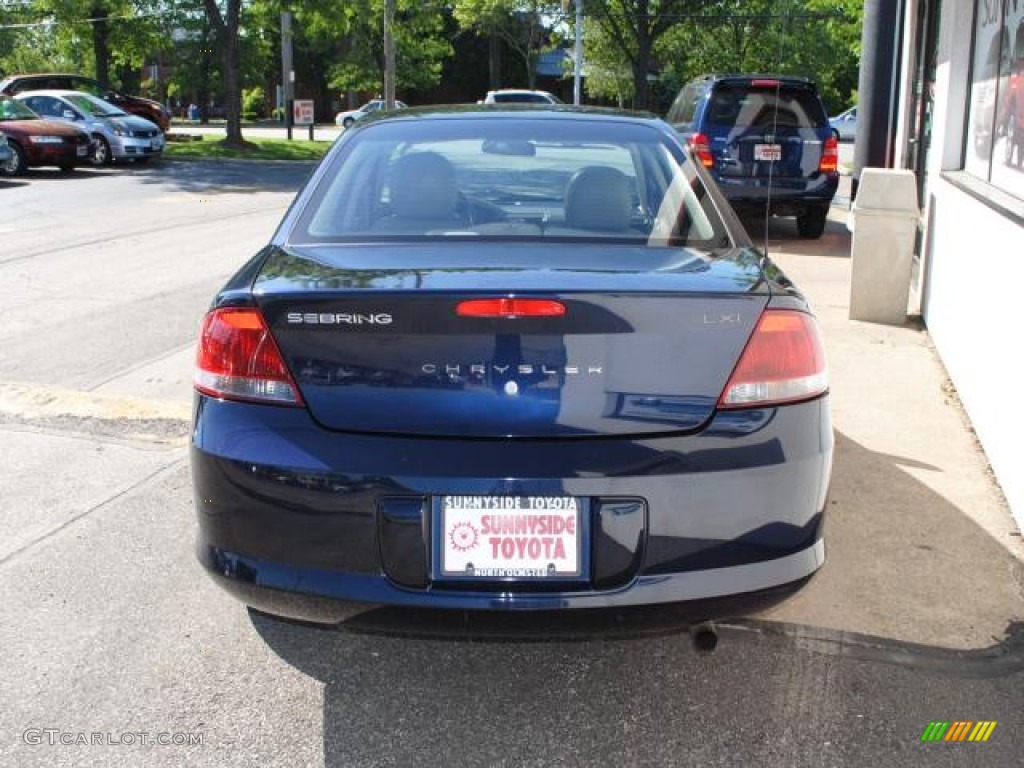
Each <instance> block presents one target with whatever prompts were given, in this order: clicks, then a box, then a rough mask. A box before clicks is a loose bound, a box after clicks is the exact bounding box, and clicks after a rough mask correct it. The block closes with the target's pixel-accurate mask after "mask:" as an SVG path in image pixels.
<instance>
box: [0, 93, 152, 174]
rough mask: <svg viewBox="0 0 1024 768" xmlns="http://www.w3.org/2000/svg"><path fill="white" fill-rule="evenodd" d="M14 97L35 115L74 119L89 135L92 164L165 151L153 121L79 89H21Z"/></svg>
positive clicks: (144, 157) (137, 159) (55, 118)
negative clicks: (91, 140) (91, 141)
mask: <svg viewBox="0 0 1024 768" xmlns="http://www.w3.org/2000/svg"><path fill="white" fill-rule="evenodd" d="M15 98H17V99H18V100H19V101H21V102H22V103H24V104H25V105H26V106H27V107H28V108H29V109H31V110H32V111H33V112H35V113H36V114H38V115H40V116H42V117H45V118H49V119H54V120H64V121H68V122H73V123H75V124H76V125H78V126H81V127H82V128H84V129H85V130H86V131H88V132H89V134H90V135H91V136H92V139H93V144H92V162H93V165H107V164H108V163H111V162H112V161H114V160H136V161H146V160H149V159H150V158H153V157H160V156H161V155H162V154H163V151H164V144H165V139H164V134H163V131H161V130H160V128H159V127H157V125H156V124H154V123H151V122H150V121H149V120H146V119H145V118H142V117H138V116H136V115H132V114H129V113H128V112H125V111H124V110H123V109H121V108H120V107H116V106H114V105H113V104H111V103H110V102H109V101H104V100H103V99H101V98H99V97H97V96H93V95H92V94H91V93H84V92H82V91H56V90H51V91H23V92H22V93H19V94H18V95H17V96H16V97H15Z"/></svg>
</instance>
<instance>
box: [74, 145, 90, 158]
mask: <svg viewBox="0 0 1024 768" xmlns="http://www.w3.org/2000/svg"><path fill="white" fill-rule="evenodd" d="M75 151H76V152H78V156H79V157H85V156H86V155H88V154H89V148H88V147H77V148H76V149H75Z"/></svg>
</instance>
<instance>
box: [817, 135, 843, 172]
mask: <svg viewBox="0 0 1024 768" xmlns="http://www.w3.org/2000/svg"><path fill="white" fill-rule="evenodd" d="M818 170H819V171H821V172H822V173H837V172H838V171H839V142H838V141H837V140H836V137H835V136H830V137H829V138H827V139H826V140H825V146H824V148H823V149H822V151H821V162H820V163H818Z"/></svg>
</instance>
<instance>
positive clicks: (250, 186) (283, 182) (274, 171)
mask: <svg viewBox="0 0 1024 768" xmlns="http://www.w3.org/2000/svg"><path fill="white" fill-rule="evenodd" d="M315 167H316V163H307V162H300V161H287V162H284V161H278V162H273V161H260V160H169V159H167V158H164V159H163V160H162V161H161V162H158V163H150V164H147V165H145V166H141V167H136V168H133V169H132V172H133V173H134V174H136V175H137V176H139V177H140V178H142V180H143V182H144V183H146V184H158V185H161V186H166V187H171V188H173V189H177V190H181V191H185V192H200V193H206V194H209V193H210V192H211V191H217V192H221V193H224V192H232V193H235V194H245V193H253V192H288V193H292V194H294V193H295V192H297V191H298V190H299V189H300V188H301V187H302V185H303V184H304V183H305V181H306V179H307V178H308V177H309V175H310V173H312V172H313V169H314V168H315Z"/></svg>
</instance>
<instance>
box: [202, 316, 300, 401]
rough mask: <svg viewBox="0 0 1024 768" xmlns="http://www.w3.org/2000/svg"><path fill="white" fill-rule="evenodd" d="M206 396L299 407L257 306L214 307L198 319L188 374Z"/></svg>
mask: <svg viewBox="0 0 1024 768" xmlns="http://www.w3.org/2000/svg"><path fill="white" fill-rule="evenodd" d="M193 383H194V384H195V388H196V389H198V390H199V391H200V392H202V393H203V394H206V395H211V396H212V397H222V398H225V399H228V400H255V401H259V402H266V403H278V404H282V405H302V396H301V395H300V394H299V390H298V387H296V386H295V382H294V381H293V380H292V377H291V375H290V374H289V373H288V368H287V367H286V366H285V364H284V358H283V357H281V352H280V351H279V350H278V348H277V344H275V343H274V337H273V336H271V335H270V329H269V328H268V327H267V324H266V322H265V321H264V320H263V315H261V314H260V313H259V310H257V309H252V308H245V307H225V308H222V309H214V310H212V311H211V312H210V313H209V314H207V315H206V317H205V318H204V319H203V327H202V330H201V331H200V334H199V349H198V351H197V353H196V368H195V375H194V378H193Z"/></svg>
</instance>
